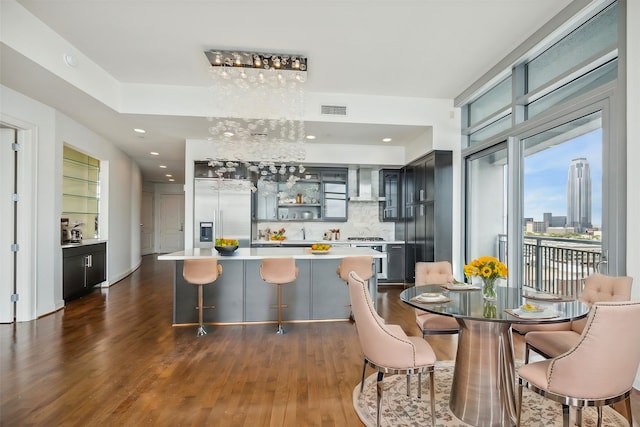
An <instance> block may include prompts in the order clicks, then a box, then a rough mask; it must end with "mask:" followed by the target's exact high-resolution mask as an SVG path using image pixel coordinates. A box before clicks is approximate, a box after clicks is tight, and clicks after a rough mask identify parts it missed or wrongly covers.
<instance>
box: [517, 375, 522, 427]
mask: <svg viewBox="0 0 640 427" xmlns="http://www.w3.org/2000/svg"><path fill="white" fill-rule="evenodd" d="M517 411H518V416H517V418H516V427H520V416H521V415H522V383H520V384H519V387H518V408H517Z"/></svg>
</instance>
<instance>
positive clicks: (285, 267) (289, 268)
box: [260, 258, 298, 334]
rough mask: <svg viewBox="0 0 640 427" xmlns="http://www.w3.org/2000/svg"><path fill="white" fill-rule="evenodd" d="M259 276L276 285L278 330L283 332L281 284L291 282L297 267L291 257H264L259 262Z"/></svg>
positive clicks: (296, 272)
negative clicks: (260, 262)
mask: <svg viewBox="0 0 640 427" xmlns="http://www.w3.org/2000/svg"><path fill="white" fill-rule="evenodd" d="M260 277H262V280H264V281H265V282H267V283H272V284H274V285H276V286H277V287H278V331H277V332H276V333H277V334H285V333H286V332H285V331H284V329H283V328H282V285H284V284H286V283H291V282H294V281H295V280H296V278H297V277H298V267H296V261H295V259H293V258H264V259H263V260H262V264H260Z"/></svg>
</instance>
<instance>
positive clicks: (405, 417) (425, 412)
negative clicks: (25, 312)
mask: <svg viewBox="0 0 640 427" xmlns="http://www.w3.org/2000/svg"><path fill="white" fill-rule="evenodd" d="M453 366H454V364H453V362H437V365H436V371H435V385H436V387H435V391H436V425H437V426H438V427H467V426H469V424H466V423H464V422H462V421H460V420H459V419H458V418H457V417H456V416H455V415H453V414H452V413H451V411H450V410H449V393H450V390H451V379H452V378H453ZM417 378H418V376H417V375H413V383H412V387H411V393H412V394H411V397H407V393H406V391H407V388H406V387H407V380H406V377H405V376H404V375H391V376H388V377H387V376H385V380H384V382H385V388H384V393H383V395H382V421H381V424H382V426H387V427H400V426H426V425H428V426H430V425H431V409H430V407H431V405H430V404H429V380H428V376H423V383H422V399H418V398H417V393H418V387H417ZM364 384H365V386H364V392H363V393H362V395H360V384H358V385H357V386H356V387H355V388H354V389H353V406H354V408H355V410H356V412H357V413H358V416H359V417H360V419H361V420H362V422H363V423H364V424H365V425H366V426H375V425H376V406H375V405H376V374H373V375H371V376H369V377H368V378H366V379H365V381H364ZM516 396H517V388H516ZM522 401H523V406H524V409H523V412H522V426H523V427H524V426H526V427H550V426H552V427H555V426H558V427H562V406H561V405H560V404H558V403H555V402H552V401H551V400H549V399H545V398H543V397H541V396H539V395H538V394H536V393H534V392H532V391H529V390H527V389H525V390H524V395H523V397H522ZM602 413H603V420H602V425H603V426H608V427H618V426H619V427H628V426H629V424H628V423H627V421H626V419H625V418H624V417H623V416H622V415H620V414H619V413H618V412H616V411H614V410H613V409H611V408H608V407H606V408H604V409H603V411H602ZM572 420H573V411H572ZM582 425H583V426H585V427H591V426H596V425H597V412H596V410H595V409H594V408H585V409H583V410H582Z"/></svg>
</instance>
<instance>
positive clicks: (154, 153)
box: [149, 151, 160, 156]
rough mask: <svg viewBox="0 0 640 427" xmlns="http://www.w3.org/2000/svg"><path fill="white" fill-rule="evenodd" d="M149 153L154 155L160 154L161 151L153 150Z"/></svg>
mask: <svg viewBox="0 0 640 427" xmlns="http://www.w3.org/2000/svg"><path fill="white" fill-rule="evenodd" d="M149 154H151V155H152V156H159V155H160V153H158V152H156V151H152V152H150V153H149Z"/></svg>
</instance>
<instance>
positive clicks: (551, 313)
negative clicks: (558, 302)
mask: <svg viewBox="0 0 640 427" xmlns="http://www.w3.org/2000/svg"><path fill="white" fill-rule="evenodd" d="M513 314H515V315H516V316H517V317H521V318H523V319H552V318H554V317H558V316H559V313H558V312H557V311H556V310H554V309H547V310H542V311H537V312H532V311H525V310H523V309H521V308H515V309H513Z"/></svg>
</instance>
